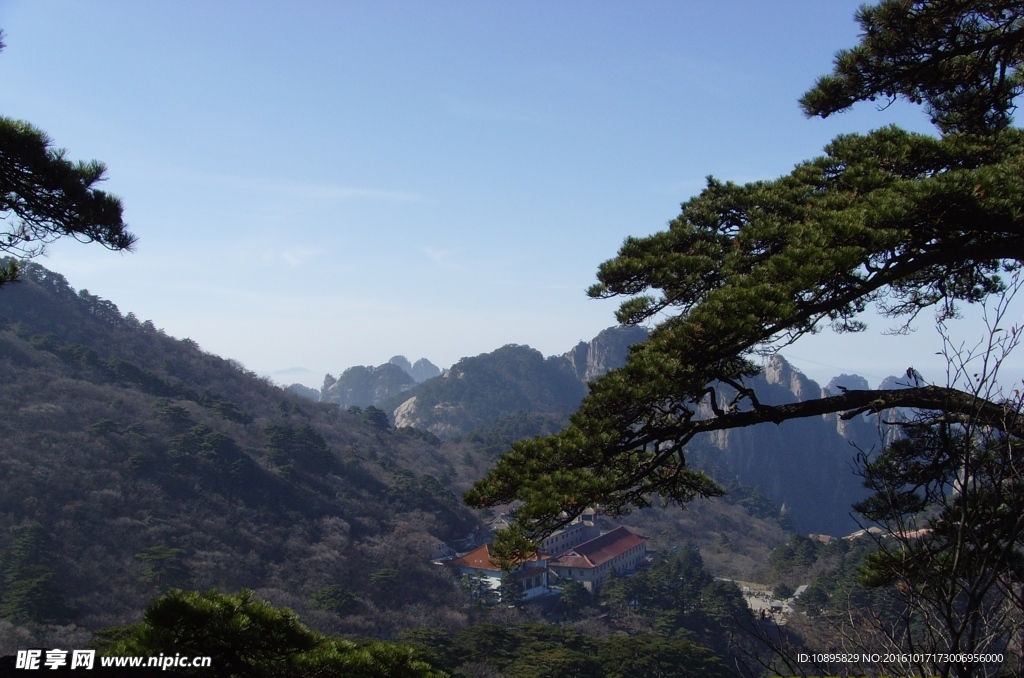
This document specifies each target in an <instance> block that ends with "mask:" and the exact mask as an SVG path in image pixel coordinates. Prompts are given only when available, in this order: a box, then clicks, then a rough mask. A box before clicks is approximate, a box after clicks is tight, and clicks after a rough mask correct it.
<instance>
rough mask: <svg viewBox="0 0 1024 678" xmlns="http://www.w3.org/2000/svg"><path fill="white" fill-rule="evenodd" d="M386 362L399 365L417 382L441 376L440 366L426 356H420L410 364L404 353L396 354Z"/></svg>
mask: <svg viewBox="0 0 1024 678" xmlns="http://www.w3.org/2000/svg"><path fill="white" fill-rule="evenodd" d="M388 362H389V363H391V364H393V365H398V366H399V367H401V368H402V371H403V372H405V373H406V374H408V375H409V376H410V377H412V378H413V379H414V380H415V381H416V383H417V384H420V383H422V382H424V381H426V380H427V379H433V378H434V377H439V376H441V368H440V367H438V366H437V365H435V364H434V363H432V362H430V361H429V360H427V359H426V358H420V359H419V360H417V361H416V362H415V363H414V364H412V365H410V364H409V359H408V358H406V357H405V356H404V355H396V356H394V357H392V358H391V360H389V361H388Z"/></svg>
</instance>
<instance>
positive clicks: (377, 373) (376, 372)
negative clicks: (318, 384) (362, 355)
mask: <svg viewBox="0 0 1024 678" xmlns="http://www.w3.org/2000/svg"><path fill="white" fill-rule="evenodd" d="M415 385H416V381H415V380H414V379H413V378H412V377H411V376H409V375H408V374H406V373H405V371H404V370H402V368H401V367H399V366H398V365H395V364H394V363H384V364H383V365H380V366H379V367H364V366H362V365H357V366H356V367H350V368H348V369H347V370H345V371H344V372H342V373H341V376H339V377H338V378H337V379H334V378H333V377H331V375H327V379H325V380H324V388H323V389H322V390H321V391H320V401H321V402H325V403H338V404H339V405H341V406H342V407H368V406H370V405H379V404H380V403H382V402H384V401H385V400H387V399H388V398H391V397H392V396H395V395H397V394H398V393H401V392H402V391H406V390H408V389H410V388H412V387H413V386H415Z"/></svg>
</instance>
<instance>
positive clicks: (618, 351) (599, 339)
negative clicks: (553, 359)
mask: <svg viewBox="0 0 1024 678" xmlns="http://www.w3.org/2000/svg"><path fill="white" fill-rule="evenodd" d="M646 339H647V330H646V329H645V328H643V327H638V326H635V325H633V326H630V325H618V326H617V327H609V328H608V329H605V330H601V332H600V333H598V335H597V336H596V337H594V338H593V339H591V340H590V341H581V342H580V343H578V344H576V346H575V347H573V349H572V350H570V351H569V352H568V353H566V354H565V355H563V356H562V358H563V359H565V360H566V361H568V363H569V367H570V369H572V372H573V374H575V375H576V378H577V379H579V380H580V381H581V382H583V383H584V384H586V383H587V382H590V381H593V380H594V379H597V378H598V377H600V376H601V375H602V374H604V373H606V372H608V371H610V370H614V369H616V368H618V367H622V366H623V365H625V364H626V358H627V357H628V356H629V347H630V346H632V345H633V344H638V343H640V342H641V341H645V340H646Z"/></svg>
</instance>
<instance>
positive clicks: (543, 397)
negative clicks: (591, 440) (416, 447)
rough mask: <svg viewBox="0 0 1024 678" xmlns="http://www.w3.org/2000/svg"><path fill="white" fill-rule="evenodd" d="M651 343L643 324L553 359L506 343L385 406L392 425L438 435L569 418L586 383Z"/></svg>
mask: <svg viewBox="0 0 1024 678" xmlns="http://www.w3.org/2000/svg"><path fill="white" fill-rule="evenodd" d="M646 338H647V330H645V329H644V328H642V327H624V326H619V327H611V328H609V329H606V330H603V331H602V332H601V333H600V334H598V335H597V336H596V337H594V338H593V339H592V340H591V341H581V342H580V343H579V344H577V345H576V346H575V347H574V348H573V349H572V350H571V351H569V352H568V353H565V354H563V355H560V356H551V357H549V358H545V357H544V356H542V355H541V353H540V352H539V351H537V350H535V349H532V348H530V347H529V346H517V345H515V344H509V345H508V346H503V347H502V348H499V349H498V350H497V351H492V352H491V353H483V354H481V355H478V356H475V357H473V358H463V359H462V360H460V361H459V362H458V363H456V364H455V365H454V366H453V367H452V368H451V370H449V371H448V372H446V373H445V374H444V375H443V376H442V377H440V378H439V379H431V380H427V381H425V382H423V383H422V384H420V385H418V386H417V387H416V388H415V389H412V390H410V391H409V392H408V393H403V394H402V395H401V396H400V397H399V398H397V399H393V400H392V401H389V403H387V407H386V409H388V410H389V411H391V412H392V413H393V417H394V420H395V426H412V427H415V428H425V429H427V430H429V431H430V432H431V433H433V434H434V435H437V436H441V437H451V436H458V435H462V434H465V433H468V432H469V431H471V430H473V429H475V428H479V427H481V426H487V425H489V424H492V423H494V422H496V421H498V420H499V419H502V418H504V417H508V416H510V415H513V414H516V413H522V412H528V413H538V412H540V413H545V414H564V415H568V414H569V413H571V412H572V411H573V410H575V409H576V407H577V406H578V405H579V403H580V401H581V400H582V399H583V396H584V395H586V392H587V383H588V382H590V381H592V380H594V379H597V378H598V377H600V376H601V375H602V374H604V373H605V372H607V371H609V370H612V369H615V368H617V367H621V366H623V365H624V364H626V357H627V356H628V355H629V347H630V346H631V345H633V344H635V343H637V342H640V341H643V340H644V339H646ZM396 358H401V356H397V357H396ZM396 358H392V362H396ZM402 360H404V358H402ZM406 362H408V361H406ZM420 362H423V361H420ZM418 365H419V362H417V363H416V365H414V366H412V369H413V370H415V369H416V366H418ZM431 367H433V365H431ZM434 369H436V368H434Z"/></svg>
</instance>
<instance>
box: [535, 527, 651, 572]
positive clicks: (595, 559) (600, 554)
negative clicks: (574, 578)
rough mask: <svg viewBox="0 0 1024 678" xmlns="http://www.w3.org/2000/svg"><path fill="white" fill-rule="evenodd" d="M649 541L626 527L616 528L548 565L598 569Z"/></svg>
mask: <svg viewBox="0 0 1024 678" xmlns="http://www.w3.org/2000/svg"><path fill="white" fill-rule="evenodd" d="M645 541H647V537H641V536H640V535H638V534H636V533H634V532H632V531H630V530H629V528H626V527H616V528H615V529H614V530H612V531H611V532H606V533H605V534H602V535H601V536H600V537H596V538H594V539H591V540H590V541H587V542H583V543H582V544H580V545H579V546H577V547H576V548H574V549H570V550H568V551H566V552H565V553H563V554H562V555H560V556H558V557H557V558H552V559H551V560H550V561H549V562H548V565H549V566H550V567H575V568H579V569H587V568H592V567H598V566H599V565H603V564H604V563H606V562H608V561H609V560H611V559H612V558H614V557H616V556H618V555H621V554H623V553H625V552H626V551H628V550H630V549H631V548H633V547H634V546H638V545H640V544H643V543H644V542H645Z"/></svg>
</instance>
